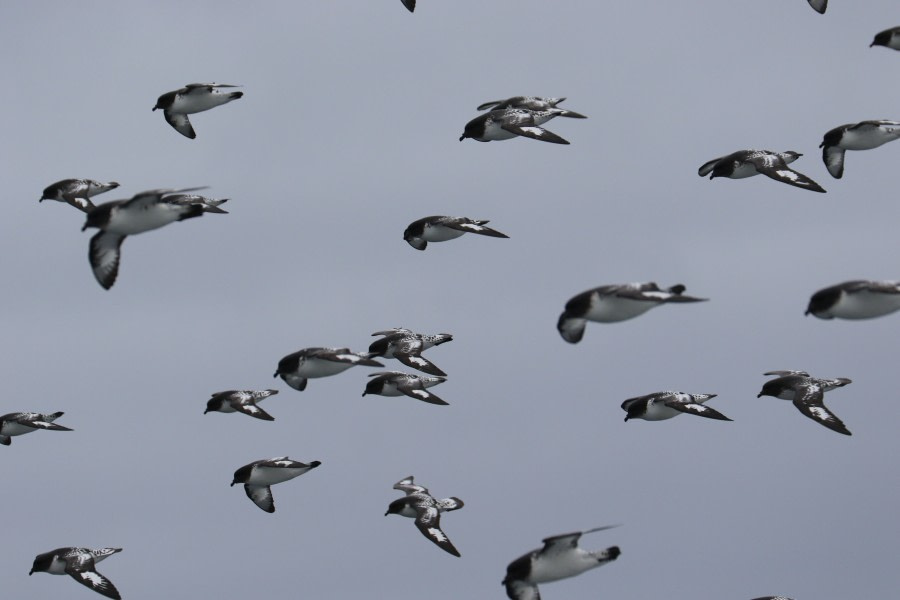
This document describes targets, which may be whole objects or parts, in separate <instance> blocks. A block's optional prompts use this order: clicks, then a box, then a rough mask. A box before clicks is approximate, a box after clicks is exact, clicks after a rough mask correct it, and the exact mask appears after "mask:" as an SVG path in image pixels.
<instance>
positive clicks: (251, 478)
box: [231, 456, 322, 513]
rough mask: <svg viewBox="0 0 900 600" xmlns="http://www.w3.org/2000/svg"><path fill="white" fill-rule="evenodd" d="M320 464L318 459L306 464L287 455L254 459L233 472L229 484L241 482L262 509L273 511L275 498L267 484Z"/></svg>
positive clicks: (280, 480) (298, 474)
mask: <svg viewBox="0 0 900 600" xmlns="http://www.w3.org/2000/svg"><path fill="white" fill-rule="evenodd" d="M321 464H322V463H321V462H320V461H318V460H314V461H312V462H311V463H308V464H307V463H302V462H298V461H296V460H291V459H289V458H288V457H287V456H277V457H275V458H268V459H263V460H255V461H253V462H252V463H250V464H249V465H244V466H243V467H241V468H240V469H238V470H237V471H235V472H234V480H233V481H232V482H231V485H232V486H233V485H234V484H236V483H243V484H244V491H245V492H246V493H247V497H248V498H250V499H251V500H253V503H254V504H256V505H257V506H258V507H260V508H261V509H263V510H264V511H266V512H268V513H273V512H275V500H274V499H273V498H272V489H271V488H270V487H269V486H272V485H275V484H276V483H281V482H282V481H287V480H289V479H293V478H294V477H299V476H300V475H303V474H304V473H306V472H307V471H309V470H311V469H315V468H316V467H318V466H319V465H321Z"/></svg>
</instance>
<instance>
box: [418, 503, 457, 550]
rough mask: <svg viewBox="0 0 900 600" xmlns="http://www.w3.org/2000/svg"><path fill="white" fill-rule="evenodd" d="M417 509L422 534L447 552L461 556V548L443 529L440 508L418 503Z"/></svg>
mask: <svg viewBox="0 0 900 600" xmlns="http://www.w3.org/2000/svg"><path fill="white" fill-rule="evenodd" d="M429 500H430V498H429ZM415 509H416V527H418V528H419V531H421V532H422V535H424V536H425V537H427V538H428V539H429V540H431V541H432V542H434V544H435V545H437V546H438V547H439V548H441V549H442V550H444V551H445V552H449V553H450V554H452V555H453V556H460V554H459V550H457V549H456V547H454V546H453V543H452V542H451V541H450V538H448V537H447V534H445V533H444V532H443V531H442V530H441V513H440V512H439V511H438V509H437V508H435V507H434V506H422V504H416V505H415Z"/></svg>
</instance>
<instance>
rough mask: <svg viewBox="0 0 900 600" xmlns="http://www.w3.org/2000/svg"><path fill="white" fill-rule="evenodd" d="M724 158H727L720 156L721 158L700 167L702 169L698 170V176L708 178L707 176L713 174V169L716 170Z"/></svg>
mask: <svg viewBox="0 0 900 600" xmlns="http://www.w3.org/2000/svg"><path fill="white" fill-rule="evenodd" d="M723 158H725V157H724V156H720V157H719V158H714V159H712V160H711V161H708V162H705V163H703V164H702V165H700V168H699V169H697V175H699V176H700V177H706V176H707V175H709V174H710V173H712V171H713V169H715V168H716V165H717V164H718V163H719V161H720V160H722V159H723Z"/></svg>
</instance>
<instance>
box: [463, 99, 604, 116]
mask: <svg viewBox="0 0 900 600" xmlns="http://www.w3.org/2000/svg"><path fill="white" fill-rule="evenodd" d="M564 100H565V98H542V97H541V96H513V97H511V98H507V99H506V100H491V101H490V102H485V103H484V104H481V105H479V106H478V108H477V109H476V110H489V109H490V110H501V109H504V108H527V109H528V110H548V109H551V108H558V107H557V104H559V103H561V102H563V101H564ZM559 110H561V111H563V112H561V113H559V114H558V115H557V116H559V117H569V118H571V119H587V117H586V116H584V115H583V114H581V113H577V112H575V111H574V110H566V109H564V108H560V109H559Z"/></svg>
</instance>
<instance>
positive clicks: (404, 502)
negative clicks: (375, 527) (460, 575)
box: [384, 475, 465, 556]
mask: <svg viewBox="0 0 900 600" xmlns="http://www.w3.org/2000/svg"><path fill="white" fill-rule="evenodd" d="M394 489H395V490H400V491H402V492H405V493H406V495H405V496H404V497H402V498H397V499H396V500H394V501H393V502H391V503H390V504H389V505H388V509H387V512H385V513H384V516H388V515H402V516H404V517H410V518H414V519H415V520H416V527H418V528H419V531H421V532H422V535H424V536H425V537H427V538H428V539H429V540H431V541H432V542H434V544H435V545H436V546H438V547H439V548H440V549H442V550H444V551H446V552H449V553H450V554H452V555H453V556H460V554H459V550H457V549H456V547H455V546H454V545H453V543H452V542H451V541H450V538H448V537H447V534H446V533H444V531H443V530H442V529H441V513H442V512H448V511H451V510H459V509H460V508H462V507H463V506H465V504H464V503H463V501H462V500H460V499H459V498H457V497H455V496H453V497H450V498H444V499H442V500H438V499H437V498H435V497H433V496H432V495H431V494H429V493H428V488H425V487H423V486H421V485H417V484H416V483H414V482H413V476H412V475H410V476H409V477H404V478H403V479H401V480H400V481H398V482H397V483H395V484H394Z"/></svg>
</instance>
